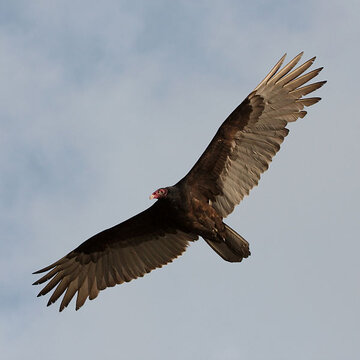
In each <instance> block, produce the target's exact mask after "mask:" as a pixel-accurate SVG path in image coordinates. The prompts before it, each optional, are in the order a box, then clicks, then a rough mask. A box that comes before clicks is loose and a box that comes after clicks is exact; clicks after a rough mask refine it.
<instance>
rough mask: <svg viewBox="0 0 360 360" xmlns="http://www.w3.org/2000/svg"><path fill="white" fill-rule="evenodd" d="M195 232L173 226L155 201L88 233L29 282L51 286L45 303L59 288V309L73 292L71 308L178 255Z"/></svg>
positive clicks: (193, 237)
mask: <svg viewBox="0 0 360 360" xmlns="http://www.w3.org/2000/svg"><path fill="white" fill-rule="evenodd" d="M197 238H198V237H197V236H196V235H194V234H190V233H186V232H183V231H180V230H179V229H177V227H176V225H175V224H172V222H171V219H169V218H167V216H166V213H164V210H163V209H161V204H159V202H157V203H155V204H154V205H153V206H151V207H150V208H149V209H147V210H145V211H143V212H142V213H140V214H138V215H136V216H134V217H132V218H130V219H129V220H127V221H124V222H123V223H121V224H119V225H116V226H114V227H112V228H110V229H107V230H104V231H102V232H100V233H99V234H97V235H95V236H93V237H91V238H90V239H88V240H87V241H85V242H84V243H82V244H81V245H80V246H79V247H78V248H76V249H75V250H73V251H71V252H70V253H69V254H67V255H66V256H64V257H63V258H61V259H60V260H58V261H56V262H55V263H53V264H52V265H50V266H47V267H46V268H44V269H41V270H39V271H36V272H35V274H38V273H43V272H47V273H46V274H45V275H44V276H43V277H42V278H40V279H39V280H38V281H36V282H35V283H34V285H37V284H43V283H45V282H47V281H48V283H47V284H46V286H45V287H44V288H43V289H42V290H41V291H40V293H39V295H38V296H41V295H45V294H47V293H49V292H50V291H52V290H53V289H54V288H55V290H54V291H53V293H52V295H51V297H50V299H49V302H48V306H49V305H51V304H52V303H54V302H55V301H56V300H57V299H59V298H60V297H61V296H62V295H63V294H64V293H65V294H64V296H63V298H62V301H61V304H60V311H62V310H63V309H64V308H65V307H66V306H67V305H68V304H69V303H70V301H71V299H72V298H73V297H74V296H75V295H76V293H77V299H76V310H77V309H79V308H80V307H81V306H82V305H83V304H84V303H85V301H86V299H87V298H89V299H90V300H92V299H94V298H96V297H97V296H98V293H99V291H100V290H103V289H105V288H107V287H111V286H115V285H116V284H121V283H123V282H125V281H126V282H128V281H130V280H132V279H136V278H138V277H141V276H143V275H144V274H146V273H148V272H150V271H151V270H153V269H155V268H158V267H161V266H163V265H165V264H167V263H169V262H171V261H172V260H173V259H175V258H177V257H178V256H180V255H181V254H182V253H183V252H184V251H185V249H186V247H187V245H188V243H189V241H194V240H196V239H197Z"/></svg>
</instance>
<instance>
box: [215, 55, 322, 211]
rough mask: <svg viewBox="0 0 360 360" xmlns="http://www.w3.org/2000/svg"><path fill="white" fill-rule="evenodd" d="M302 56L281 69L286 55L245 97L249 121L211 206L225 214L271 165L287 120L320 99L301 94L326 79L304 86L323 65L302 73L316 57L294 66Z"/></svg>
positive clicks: (237, 135) (233, 147) (234, 144)
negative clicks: (248, 106) (249, 110)
mask: <svg viewBox="0 0 360 360" xmlns="http://www.w3.org/2000/svg"><path fill="white" fill-rule="evenodd" d="M301 56H302V53H300V54H299V55H298V56H296V57H295V58H294V59H293V60H291V61H290V62H289V63H288V64H287V65H286V66H284V67H283V68H282V69H281V70H280V71H279V69H280V67H281V65H282V63H283V61H284V58H285V55H284V56H283V57H282V58H281V59H280V60H279V62H278V63H277V64H276V65H275V66H274V68H273V69H272V70H271V71H270V73H269V74H268V75H267V76H266V77H265V79H264V80H263V81H262V82H261V83H260V84H259V85H258V86H257V87H256V88H255V90H254V91H253V92H252V93H251V94H250V95H249V96H248V98H247V99H246V100H248V101H249V104H250V106H251V108H252V111H251V113H250V115H249V119H248V122H247V124H246V126H245V127H244V128H243V129H242V130H239V131H238V132H236V133H235V136H234V138H233V139H232V142H231V149H230V154H229V155H228V156H227V158H226V161H225V166H224V167H223V169H222V171H221V173H220V176H219V177H218V178H217V180H216V182H217V186H218V188H219V189H221V192H220V194H218V195H216V196H215V201H213V202H212V206H213V207H214V208H215V210H217V211H218V212H219V214H221V215H222V216H223V217H225V216H227V215H228V214H230V213H231V212H232V211H233V210H234V207H235V206H236V205H237V204H239V202H240V201H241V200H242V199H243V197H244V196H245V195H248V194H249V191H250V190H251V189H252V188H253V187H254V186H255V185H257V184H258V181H259V179H260V175H261V174H262V173H263V172H264V171H265V170H266V169H267V168H268V166H269V163H270V162H271V160H272V158H273V156H274V155H275V154H276V153H277V152H278V151H279V149H280V144H281V143H282V142H283V140H284V138H285V136H286V135H287V134H288V129H286V127H285V126H286V125H287V123H288V122H291V121H295V120H297V119H298V118H299V117H300V118H302V117H304V116H305V115H306V111H303V109H304V106H310V105H313V104H315V103H317V102H318V101H319V100H320V98H318V97H313V98H304V99H303V98H302V97H303V96H304V95H307V94H309V93H311V92H313V91H314V90H316V89H318V88H320V87H321V86H322V85H323V84H324V83H325V81H321V82H317V83H313V84H310V85H306V86H302V85H304V84H306V83H307V82H308V81H309V80H311V79H312V78H314V77H315V76H316V75H318V73H319V72H320V71H321V70H322V68H319V69H316V70H313V71H311V72H309V73H307V74H305V75H302V74H303V73H304V72H305V71H306V70H307V69H308V68H309V67H310V66H311V65H312V63H313V62H314V60H315V57H314V58H312V59H310V60H308V61H306V62H305V63H304V64H302V65H301V66H299V67H298V68H296V69H294V67H295V66H296V64H297V63H298V61H299V60H300V58H301ZM293 69H294V70H293Z"/></svg>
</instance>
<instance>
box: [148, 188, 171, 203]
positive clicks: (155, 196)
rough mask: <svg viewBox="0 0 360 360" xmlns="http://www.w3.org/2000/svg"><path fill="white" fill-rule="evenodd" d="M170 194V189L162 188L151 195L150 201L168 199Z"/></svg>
mask: <svg viewBox="0 0 360 360" xmlns="http://www.w3.org/2000/svg"><path fill="white" fill-rule="evenodd" d="M167 194H168V189H167V188H160V189H157V190H156V191H154V192H153V193H152V194H151V195H150V200H152V199H161V198H164V197H166V195H167Z"/></svg>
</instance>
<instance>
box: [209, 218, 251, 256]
mask: <svg viewBox="0 0 360 360" xmlns="http://www.w3.org/2000/svg"><path fill="white" fill-rule="evenodd" d="M205 241H206V242H207V243H208V244H209V245H210V246H211V248H212V249H213V250H214V251H216V252H217V253H218V254H219V255H220V256H221V257H222V258H223V259H224V260H226V261H230V262H240V261H241V260H242V259H243V258H247V257H248V256H250V250H249V243H248V242H247V241H246V240H245V239H244V238H243V237H242V236H241V235H239V234H238V233H237V232H236V231H234V230H233V229H231V228H230V227H229V226H227V225H226V224H225V239H219V240H216V241H215V240H209V239H205Z"/></svg>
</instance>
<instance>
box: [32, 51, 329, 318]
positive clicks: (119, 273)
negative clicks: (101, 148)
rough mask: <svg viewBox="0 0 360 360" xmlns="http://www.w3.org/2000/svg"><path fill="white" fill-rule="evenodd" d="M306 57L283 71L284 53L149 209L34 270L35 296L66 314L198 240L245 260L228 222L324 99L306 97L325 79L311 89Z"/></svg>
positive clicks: (245, 244) (232, 259) (243, 246)
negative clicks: (295, 125) (292, 130)
mask: <svg viewBox="0 0 360 360" xmlns="http://www.w3.org/2000/svg"><path fill="white" fill-rule="evenodd" d="M302 54H303V53H300V54H299V55H297V56H296V57H295V58H294V59H292V60H291V61H290V62H289V63H288V64H287V65H285V66H284V67H282V68H281V66H282V64H283V62H284V59H285V56H286V54H285V55H284V56H283V57H282V58H281V59H280V60H279V61H278V62H277V63H276V65H275V66H274V67H273V68H272V69H271V71H270V72H269V74H268V75H267V76H266V77H265V78H264V80H263V81H261V83H260V84H259V85H258V86H257V87H256V88H255V89H254V91H252V92H251V93H250V94H249V96H247V97H246V99H245V100H244V101H243V102H242V103H241V104H240V105H239V106H238V107H237V108H236V109H235V110H234V111H233V112H232V113H231V114H230V115H229V117H228V118H227V119H226V120H225V121H224V122H223V124H222V125H221V126H220V128H219V129H218V131H217V133H216V135H215V136H214V138H213V139H212V140H211V142H210V144H209V145H208V147H207V148H206V150H205V151H204V153H203V154H202V155H201V156H200V158H199V160H198V161H197V162H196V163H195V165H194V166H193V167H192V169H191V170H190V171H189V173H188V174H187V175H186V176H185V177H184V178H182V179H181V180H180V181H179V182H178V183H177V184H175V185H173V186H168V187H162V188H160V189H158V190H156V191H154V192H153V193H152V194H151V196H150V199H157V201H156V202H155V203H154V204H153V205H152V206H151V207H149V208H148V209H146V210H145V211H143V212H141V213H139V214H137V215H135V216H134V217H132V218H130V219H128V220H126V221H124V222H122V223H120V224H118V225H116V226H114V227H112V228H109V229H107V230H104V231H102V232H100V233H98V234H96V235H94V236H92V237H91V238H90V239H88V240H86V241H85V242H83V243H82V244H81V245H80V246H78V247H77V248H76V249H75V250H73V251H71V252H70V253H69V254H67V255H66V256H64V257H63V258H61V259H60V260H58V261H56V262H54V263H53V264H51V265H49V266H47V267H45V268H43V269H41V270H39V271H36V272H35V273H34V274H39V273H44V272H46V274H45V275H43V276H42V277H41V278H40V279H39V280H37V281H36V282H35V283H34V285H37V284H44V283H46V282H47V284H46V285H45V287H44V288H43V289H42V290H41V291H40V293H39V295H38V296H41V295H45V294H47V293H49V292H51V291H53V292H52V294H51V296H50V299H49V301H48V304H47V305H48V306H49V305H51V304H52V303H54V302H55V301H56V300H58V299H59V298H60V297H62V301H61V304H60V311H62V310H63V309H64V308H65V307H67V306H68V304H69V303H70V301H71V300H72V298H73V297H74V296H75V295H76V294H77V298H76V310H78V309H79V308H80V307H81V306H82V305H83V304H84V303H85V301H86V299H87V298H89V299H90V300H92V299H95V298H96V297H97V296H98V294H99V291H100V290H104V289H105V288H107V287H112V286H115V285H116V284H121V283H123V282H128V281H131V280H133V279H136V278H138V277H141V276H143V275H145V274H146V273H149V272H150V271H151V270H153V269H155V268H160V267H162V266H163V265H165V264H167V263H169V262H171V261H173V260H174V259H175V258H177V257H178V256H180V255H181V254H182V253H183V252H184V251H185V250H186V248H187V246H188V245H189V243H190V242H192V241H195V240H197V239H198V238H199V236H200V237H202V238H203V239H204V240H205V241H206V242H207V243H208V244H209V245H210V247H211V248H212V249H213V250H214V251H215V252H216V253H218V254H219V255H220V256H221V257H222V258H223V259H224V260H226V261H229V262H240V261H241V260H242V259H243V258H247V257H248V256H249V255H250V250H249V243H248V242H247V241H246V240H245V239H244V238H243V237H242V236H241V235H239V234H238V233H237V232H236V231H235V230H233V229H231V228H230V227H229V226H228V225H226V224H225V223H224V221H223V220H224V218H226V217H227V216H228V215H229V214H230V213H231V212H232V211H233V210H234V207H235V206H236V205H237V204H239V203H240V201H241V200H242V199H243V198H244V196H245V195H248V194H249V191H250V190H251V189H252V188H253V187H254V186H255V185H257V184H258V181H259V179H260V176H261V174H262V173H263V172H264V171H265V170H267V168H268V167H269V163H270V162H271V160H272V158H273V156H274V155H275V154H276V153H277V152H278V151H279V149H280V144H281V143H282V142H283V140H284V138H285V136H287V134H288V133H289V130H288V129H287V128H286V126H287V124H288V123H289V122H292V121H295V120H297V119H298V118H303V117H304V116H305V115H306V111H304V110H303V109H304V107H305V106H310V105H313V104H315V103H317V102H318V101H319V100H320V98H319V97H305V98H303V96H305V95H307V94H310V93H312V92H313V91H315V90H317V89H318V88H320V87H321V86H322V85H324V84H325V82H326V81H319V82H315V83H311V84H307V83H308V82H309V81H310V80H311V79H313V78H314V77H315V76H317V75H318V74H319V72H320V71H321V70H322V68H318V69H316V70H312V71H310V72H307V73H305V72H306V70H307V69H308V68H309V67H310V66H311V65H312V64H313V62H314V60H315V57H313V58H312V59H310V60H308V61H306V62H305V63H303V64H302V65H301V66H298V67H296V65H297V63H298V62H299V60H300V58H301V56H302ZM305 84H307V85H305Z"/></svg>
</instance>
